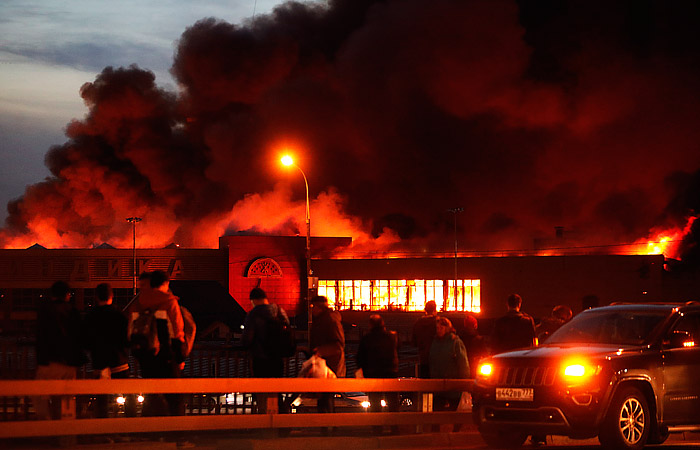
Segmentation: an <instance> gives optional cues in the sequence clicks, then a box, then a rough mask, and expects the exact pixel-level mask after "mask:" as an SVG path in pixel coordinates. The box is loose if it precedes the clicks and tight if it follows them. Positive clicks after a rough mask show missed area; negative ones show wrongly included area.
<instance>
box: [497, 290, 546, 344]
mask: <svg viewBox="0 0 700 450" xmlns="http://www.w3.org/2000/svg"><path fill="white" fill-rule="evenodd" d="M522 303H523V299H522V298H521V297H520V296H519V295H518V294H511V295H509V296H508V312H507V313H506V314H505V315H504V316H502V317H501V318H499V319H497V320H496V323H495V325H494V328H493V333H491V342H490V344H491V353H492V354H497V353H503V352H507V351H510V350H515V349H518V348H526V347H532V346H533V345H536V344H537V340H536V338H535V321H534V320H533V319H532V317H530V316H529V315H528V314H525V313H523V312H520V307H521V306H522Z"/></svg>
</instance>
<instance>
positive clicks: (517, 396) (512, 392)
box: [496, 388, 535, 402]
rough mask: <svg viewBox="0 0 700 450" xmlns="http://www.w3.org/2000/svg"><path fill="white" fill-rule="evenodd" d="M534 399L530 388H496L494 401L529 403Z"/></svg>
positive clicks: (532, 390)
mask: <svg viewBox="0 0 700 450" xmlns="http://www.w3.org/2000/svg"><path fill="white" fill-rule="evenodd" d="M534 398H535V390H534V389H532V388H496V400H505V401H512V402H531V401H532V400H533V399H534Z"/></svg>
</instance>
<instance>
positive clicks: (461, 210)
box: [447, 208, 464, 309]
mask: <svg viewBox="0 0 700 450" xmlns="http://www.w3.org/2000/svg"><path fill="white" fill-rule="evenodd" d="M447 211H448V212H451V213H452V214H454V216H455V278H454V280H455V286H454V288H455V290H454V292H455V309H457V214H459V213H461V212H464V208H452V209H448V210H447Z"/></svg>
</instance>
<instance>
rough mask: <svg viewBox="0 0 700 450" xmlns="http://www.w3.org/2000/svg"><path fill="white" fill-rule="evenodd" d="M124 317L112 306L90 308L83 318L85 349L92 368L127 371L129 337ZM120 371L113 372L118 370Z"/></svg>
mask: <svg viewBox="0 0 700 450" xmlns="http://www.w3.org/2000/svg"><path fill="white" fill-rule="evenodd" d="M127 328H128V321H127V319H126V316H124V314H122V313H121V312H119V311H118V310H117V309H116V308H115V307H114V306H113V305H100V306H95V307H94V308H92V309H91V310H90V311H89V312H88V314H87V316H86V318H85V347H86V348H87V349H88V350H90V357H91V359H92V367H93V368H94V369H96V370H102V369H105V368H108V367H109V368H110V369H113V371H114V372H121V371H123V370H126V369H128V367H129V365H128V364H129V357H128V355H127V349H128V347H129V337H128V336H127ZM119 368H121V370H115V369H119Z"/></svg>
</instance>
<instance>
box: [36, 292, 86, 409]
mask: <svg viewBox="0 0 700 450" xmlns="http://www.w3.org/2000/svg"><path fill="white" fill-rule="evenodd" d="M50 293H51V299H50V300H45V301H43V302H42V303H41V305H40V306H39V311H38V313H37V322H36V323H37V332H36V358H37V368H36V379H37V380H74V379H75V378H76V377H77V370H78V367H80V366H82V365H83V364H84V363H85V362H86V359H85V354H84V353H83V349H82V345H81V344H82V338H83V328H82V327H83V324H82V321H81V320H80V313H79V312H78V310H77V309H76V308H75V306H74V305H73V304H72V302H71V293H70V287H69V286H68V284H67V283H66V282H64V281H57V282H55V283H54V284H53V285H52V286H51V291H50ZM70 399H71V397H69V396H52V397H51V398H50V399H49V397H46V396H40V397H36V398H35V399H34V408H35V410H36V416H37V418H38V419H41V420H49V419H59V418H60V417H61V411H68V410H70V409H73V413H75V403H74V402H73V404H72V405H70V403H71V400H70ZM61 403H62V404H63V405H64V406H63V408H61Z"/></svg>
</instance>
